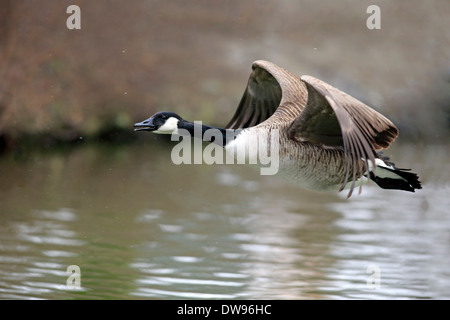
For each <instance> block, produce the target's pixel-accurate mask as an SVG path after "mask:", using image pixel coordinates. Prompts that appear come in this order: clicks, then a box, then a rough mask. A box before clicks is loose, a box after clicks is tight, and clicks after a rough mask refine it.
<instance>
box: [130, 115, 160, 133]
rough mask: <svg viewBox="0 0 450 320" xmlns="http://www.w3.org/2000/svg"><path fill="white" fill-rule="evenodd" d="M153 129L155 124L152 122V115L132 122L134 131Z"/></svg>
mask: <svg viewBox="0 0 450 320" xmlns="http://www.w3.org/2000/svg"><path fill="white" fill-rule="evenodd" d="M155 130H156V126H155V125H154V124H153V117H151V118H148V119H147V120H144V121H142V122H138V123H135V124H134V131H155Z"/></svg>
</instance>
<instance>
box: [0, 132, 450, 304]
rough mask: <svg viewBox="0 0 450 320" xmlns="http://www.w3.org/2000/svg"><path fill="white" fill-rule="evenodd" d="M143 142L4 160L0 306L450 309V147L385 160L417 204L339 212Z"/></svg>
mask: <svg viewBox="0 0 450 320" xmlns="http://www.w3.org/2000/svg"><path fill="white" fill-rule="evenodd" d="M152 137H153V136H152ZM153 139H157V138H149V142H148V143H147V144H145V145H132V146H128V147H126V146H121V147H115V148H113V147H100V148H99V147H95V146H84V147H80V148H76V149H74V150H72V151H70V152H68V153H57V152H53V153H44V154H41V153H33V154H30V155H28V156H27V157H25V158H24V157H20V158H17V156H13V155H6V156H4V157H3V158H0V168H1V173H0V298H1V299H180V298H185V299H386V298H388V299H429V298H432V299H449V298H450V290H449V289H448V288H450V270H449V266H450V216H449V212H448V208H449V207H450V206H449V205H450V200H449V198H448V196H449V194H450V192H449V191H450V187H449V184H448V181H449V175H450V170H449V169H450V165H449V163H448V159H449V155H450V152H449V148H448V146H429V147H426V148H424V147H418V146H398V145H397V147H395V148H393V149H392V151H390V153H392V154H393V155H395V160H396V161H397V163H398V164H401V165H402V166H405V167H406V166H412V167H414V169H415V170H416V171H417V172H418V173H420V175H421V176H422V180H423V182H424V189H423V190H421V191H419V192H416V193H415V194H412V193H407V192H395V191H386V190H381V189H379V188H377V187H375V186H371V187H366V188H364V190H363V193H362V195H360V196H354V197H352V198H351V199H350V200H346V199H345V194H334V193H316V192H313V191H307V190H304V189H301V188H299V187H296V186H293V185H291V184H289V183H288V182H285V181H282V180H279V179H277V178H274V177H267V176H260V175H259V172H258V171H257V170H252V169H249V168H248V167H246V166H243V165H214V166H208V165H185V166H176V165H173V164H172V163H171V161H170V151H171V149H170V145H166V144H163V143H161V141H159V140H153ZM73 265H75V266H78V267H79V270H80V278H79V280H80V286H79V288H76V286H75V289H71V287H73V286H74V285H73V284H74V282H69V285H67V280H68V278H69V276H71V273H68V272H67V268H68V267H69V266H73ZM71 285H72V286H71Z"/></svg>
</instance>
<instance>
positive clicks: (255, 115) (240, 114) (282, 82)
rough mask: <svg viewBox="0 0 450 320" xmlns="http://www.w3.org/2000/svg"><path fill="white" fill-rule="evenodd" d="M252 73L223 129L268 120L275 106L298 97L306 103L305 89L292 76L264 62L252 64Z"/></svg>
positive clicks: (253, 124)
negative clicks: (236, 106) (234, 110)
mask: <svg viewBox="0 0 450 320" xmlns="http://www.w3.org/2000/svg"><path fill="white" fill-rule="evenodd" d="M252 70H253V71H252V73H251V74H250V77H249V79H248V83H247V88H246V89H245V92H244V95H243V96H242V99H241V101H240V103H239V106H238V108H237V110H236V112H235V114H234V116H233V117H232V119H231V120H230V122H229V123H228V125H227V126H226V128H229V129H238V128H249V127H253V126H256V125H258V124H260V123H261V122H264V121H265V120H267V119H269V118H270V117H271V116H272V115H273V114H274V113H275V111H276V110H277V109H278V107H279V106H282V107H283V105H284V104H286V103H287V102H290V101H295V100H299V97H300V98H301V97H302V96H303V97H304V99H303V100H304V101H306V90H305V89H304V85H303V84H302V83H301V80H300V78H299V77H297V76H296V75H293V74H291V73H290V72H288V71H286V70H284V69H283V68H281V67H279V66H277V65H275V64H273V63H271V62H268V61H264V60H258V61H255V62H254V63H253V65H252ZM301 107H303V105H302V106H301ZM281 109H283V108H281Z"/></svg>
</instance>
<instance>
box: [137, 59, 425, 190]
mask: <svg viewBox="0 0 450 320" xmlns="http://www.w3.org/2000/svg"><path fill="white" fill-rule="evenodd" d="M196 126H198V124H197V125H196V124H195V123H192V122H189V121H186V120H184V119H183V118H181V117H180V116H179V115H177V114H176V113H173V112H158V113H156V114H155V115H153V116H152V117H150V118H148V119H147V120H145V121H142V122H140V123H136V124H135V125H134V128H135V131H153V132H155V133H163V134H164V133H165V134H172V133H177V132H178V131H179V130H180V129H185V130H186V131H187V132H188V134H190V135H191V136H197V137H198V138H201V139H203V140H204V141H209V142H214V143H216V144H219V145H221V146H223V147H224V148H225V149H226V150H231V149H232V148H239V146H248V145H250V144H252V143H254V141H255V137H256V138H257V137H258V136H260V137H262V136H264V135H265V136H267V134H269V135H270V133H271V132H274V130H276V131H277V133H279V134H278V136H277V137H278V138H277V139H278V141H277V142H278V143H279V151H278V152H279V159H280V161H279V162H280V163H279V165H280V170H279V171H280V172H279V174H280V175H282V176H285V177H288V178H290V179H291V180H293V181H294V182H295V183H296V184H299V185H301V186H303V187H306V188H309V189H314V190H319V191H325V190H336V191H342V190H344V189H349V192H348V195H347V197H350V196H351V195H352V192H353V190H354V189H355V187H357V186H359V192H361V186H362V183H363V182H368V181H370V180H373V181H374V182H375V183H376V184H378V186H380V187H381V188H384V189H399V190H405V191H411V192H414V190H415V189H421V188H422V187H421V182H420V181H419V178H418V176H417V174H415V173H412V172H409V169H399V168H397V167H395V166H394V164H393V163H392V162H390V161H389V159H388V158H387V157H385V156H383V155H382V153H381V150H382V149H386V148H388V147H389V146H390V144H391V143H392V142H393V141H394V140H395V139H396V137H397V135H398V129H397V128H396V127H395V125H394V124H393V123H392V122H391V121H390V120H389V119H387V118H386V117H384V116H383V115H382V114H380V113H378V112H377V111H375V110H373V109H372V108H370V107H369V106H367V105H365V104H364V103H362V102H361V101H359V100H357V99H355V98H353V97H352V96H350V95H348V94H346V93H344V92H342V91H340V90H339V89H337V88H334V87H332V86H331V85H329V84H327V83H325V82H323V81H321V80H319V79H316V78H314V77H312V76H307V75H304V76H301V77H298V76H296V75H294V74H292V73H290V72H289V71H287V70H285V69H283V68H281V67H279V66H277V65H275V64H274V63H271V62H268V61H263V60H258V61H255V62H254V63H253V65H252V73H251V74H250V78H249V80H248V83H247V88H246V89H245V92H244V95H243V96H242V99H241V101H240V103H239V105H238V108H237V110H236V112H235V114H234V116H233V117H232V118H231V120H230V121H229V123H228V125H227V126H226V127H225V128H215V127H212V126H207V125H200V128H197V129H201V130H197V131H196ZM209 129H216V130H218V131H219V132H220V134H221V136H222V139H216V138H214V137H213V138H211V137H206V135H205V132H207V131H208V130H209ZM199 132H200V134H199ZM230 133H232V134H230ZM199 135H200V136H199ZM219 140H220V141H219Z"/></svg>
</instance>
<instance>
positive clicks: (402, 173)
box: [370, 157, 422, 192]
mask: <svg viewBox="0 0 450 320" xmlns="http://www.w3.org/2000/svg"><path fill="white" fill-rule="evenodd" d="M388 160H389V159H388V158H387V157H383V159H376V165H377V168H376V175H375V174H374V173H373V172H372V171H371V172H370V179H371V180H373V181H374V182H375V183H376V184H377V185H378V186H380V187H381V188H383V189H397V190H405V191H410V192H414V191H415V190H416V189H422V183H421V182H420V180H419V176H418V175H417V174H416V173H414V172H410V170H411V169H400V168H396V167H395V166H394V163H392V162H389V161H388Z"/></svg>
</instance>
